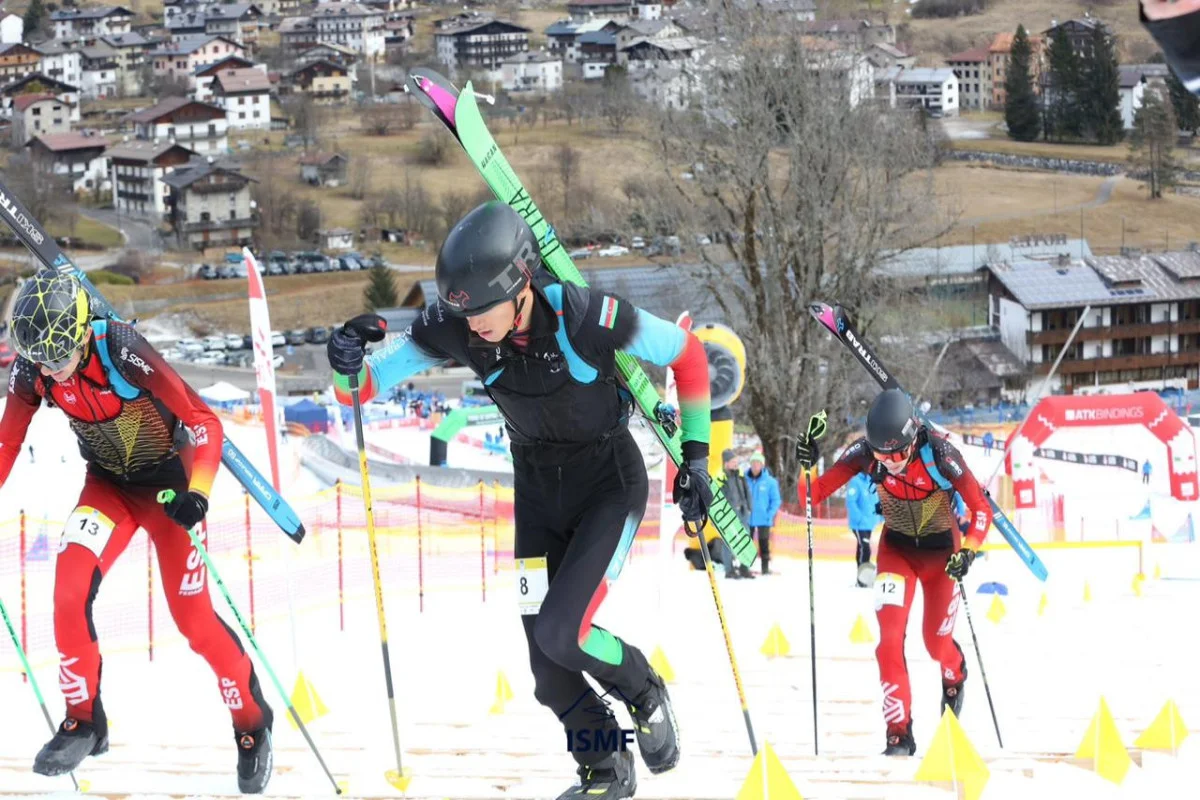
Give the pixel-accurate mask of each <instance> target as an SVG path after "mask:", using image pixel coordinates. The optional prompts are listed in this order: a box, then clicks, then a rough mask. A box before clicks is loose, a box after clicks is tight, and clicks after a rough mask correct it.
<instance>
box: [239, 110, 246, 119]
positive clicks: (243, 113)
mask: <svg viewBox="0 0 1200 800" xmlns="http://www.w3.org/2000/svg"><path fill="white" fill-rule="evenodd" d="M245 118H246V112H245V111H239V112H238V119H245Z"/></svg>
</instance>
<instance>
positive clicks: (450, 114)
mask: <svg viewBox="0 0 1200 800" xmlns="http://www.w3.org/2000/svg"><path fill="white" fill-rule="evenodd" d="M421 91H423V92H425V94H427V95H429V99H430V100H432V101H433V102H434V103H436V104H437V107H438V108H439V109H440V110H441V112H442V116H444V117H445V118H446V120H447V121H448V122H449V123H450V124H452V125H457V124H458V123H456V122H455V121H454V109H455V107H456V106H457V105H458V98H456V97H454V96H453V95H451V94H450V93H449V92H447V91H446V90H445V89H443V88H442V87H440V86H438V85H437V84H436V83H434V82H433V81H431V80H429V78H421Z"/></svg>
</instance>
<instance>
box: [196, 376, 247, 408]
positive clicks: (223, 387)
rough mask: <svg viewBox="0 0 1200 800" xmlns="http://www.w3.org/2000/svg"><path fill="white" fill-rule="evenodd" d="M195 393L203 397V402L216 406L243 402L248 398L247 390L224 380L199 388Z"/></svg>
mask: <svg viewBox="0 0 1200 800" xmlns="http://www.w3.org/2000/svg"><path fill="white" fill-rule="evenodd" d="M197 394H199V395H200V397H202V398H203V399H204V402H206V403H209V404H210V405H216V406H228V405H234V404H237V403H245V402H246V401H247V400H249V399H250V393H249V392H247V391H245V390H243V389H239V388H237V387H236V386H234V385H233V384H232V383H228V382H226V381H217V382H216V383H214V384H213V385H212V386H209V387H207V388H204V389H201V390H200V391H199V392H197Z"/></svg>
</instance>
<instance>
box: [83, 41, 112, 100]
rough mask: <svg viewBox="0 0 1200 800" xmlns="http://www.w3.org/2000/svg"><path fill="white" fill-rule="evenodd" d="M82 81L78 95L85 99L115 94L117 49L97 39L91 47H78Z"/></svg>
mask: <svg viewBox="0 0 1200 800" xmlns="http://www.w3.org/2000/svg"><path fill="white" fill-rule="evenodd" d="M79 52H80V55H81V56H82V61H81V68H82V70H83V82H82V83H81V84H80V85H79V90H80V91H79V93H80V96H81V97H83V98H84V99H86V100H95V99H97V98H102V97H116V96H117V84H118V79H117V51H116V49H115V48H113V47H110V46H109V45H107V44H105V43H104V42H101V41H98V42H96V43H95V44H94V45H92V46H91V47H83V48H80V51H79Z"/></svg>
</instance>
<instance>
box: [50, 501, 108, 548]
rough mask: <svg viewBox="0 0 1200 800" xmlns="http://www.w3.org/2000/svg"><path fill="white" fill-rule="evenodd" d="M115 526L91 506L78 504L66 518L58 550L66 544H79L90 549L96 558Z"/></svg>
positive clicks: (65, 546) (106, 543)
mask: <svg viewBox="0 0 1200 800" xmlns="http://www.w3.org/2000/svg"><path fill="white" fill-rule="evenodd" d="M115 527H116V525H114V524H113V521H112V520H111V519H109V518H108V517H107V516H106V515H105V514H104V513H102V512H101V511H98V510H97V509H94V508H92V507H91V506H79V507H78V508H76V509H75V510H74V511H73V512H71V516H69V517H68V518H67V524H66V526H65V527H63V534H62V539H61V540H60V541H59V544H58V552H60V553H61V552H62V551H63V550H66V549H67V545H70V544H81V545H83V546H84V547H86V548H87V549H88V550H91V551H92V553H94V554H95V556H96V558H100V554H101V553H103V552H104V548H105V547H106V546H107V545H108V540H109V537H111V536H112V532H113V528H115Z"/></svg>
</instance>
